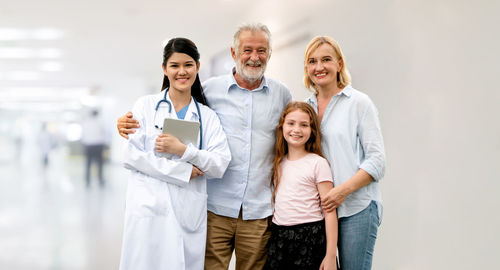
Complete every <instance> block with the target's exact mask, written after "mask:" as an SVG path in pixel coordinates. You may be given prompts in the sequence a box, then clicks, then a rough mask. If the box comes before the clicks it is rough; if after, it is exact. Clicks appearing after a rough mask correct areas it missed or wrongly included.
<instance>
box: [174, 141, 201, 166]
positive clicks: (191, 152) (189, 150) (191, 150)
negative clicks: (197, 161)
mask: <svg viewBox="0 0 500 270" xmlns="http://www.w3.org/2000/svg"><path fill="white" fill-rule="evenodd" d="M197 150H198V149H197V148H195V147H194V145H193V144H192V143H189V144H188V145H187V147H186V151H184V154H183V155H182V157H181V158H180V159H179V161H184V162H189V161H191V160H192V159H193V158H194V157H195V156H196V152H197Z"/></svg>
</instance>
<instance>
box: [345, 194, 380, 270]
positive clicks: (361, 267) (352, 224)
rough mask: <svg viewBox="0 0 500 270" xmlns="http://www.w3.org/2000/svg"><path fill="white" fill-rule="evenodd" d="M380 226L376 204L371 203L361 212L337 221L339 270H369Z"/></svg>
mask: <svg viewBox="0 0 500 270" xmlns="http://www.w3.org/2000/svg"><path fill="white" fill-rule="evenodd" d="M379 224H380V220H379V216H378V210H377V203H376V202H375V201H372V202H371V203H370V204H369V205H368V207H366V208H365V209H364V210H363V211H361V212H359V213H357V214H355V215H353V216H350V217H343V218H340V219H339V236H338V249H339V255H340V256H339V257H340V258H339V261H340V269H342V270H369V269H371V268H372V258H373V250H374V247H375V240H376V239H377V230H378V226H379Z"/></svg>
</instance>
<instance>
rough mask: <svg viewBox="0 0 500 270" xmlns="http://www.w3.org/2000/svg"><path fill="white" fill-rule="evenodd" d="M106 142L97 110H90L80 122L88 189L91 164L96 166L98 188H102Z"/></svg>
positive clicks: (102, 124)
mask: <svg viewBox="0 0 500 270" xmlns="http://www.w3.org/2000/svg"><path fill="white" fill-rule="evenodd" d="M106 142H107V138H106V129H105V126H104V123H103V121H102V119H101V118H100V117H99V110H98V109H92V110H91V112H90V114H89V115H88V116H87V117H86V118H85V119H84V120H83V122H82V144H83V147H84V151H85V183H86V186H87V187H90V178H91V169H92V168H91V167H92V163H95V164H96V165H97V175H98V179H99V184H100V186H101V187H102V186H104V178H103V163H104V160H103V152H104V149H105V147H106Z"/></svg>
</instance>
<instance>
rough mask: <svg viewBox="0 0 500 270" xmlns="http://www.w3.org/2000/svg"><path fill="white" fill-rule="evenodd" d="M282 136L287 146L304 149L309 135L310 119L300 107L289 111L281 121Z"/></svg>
mask: <svg viewBox="0 0 500 270" xmlns="http://www.w3.org/2000/svg"><path fill="white" fill-rule="evenodd" d="M283 137H284V138H285V141H286V142H287V143H288V148H297V149H305V144H306V143H307V141H308V140H309V137H311V119H310V117H309V115H308V114H307V113H305V112H304V111H302V110H300V109H296V110H294V111H292V112H289V113H288V114H287V115H286V116H285V120H284V121H283Z"/></svg>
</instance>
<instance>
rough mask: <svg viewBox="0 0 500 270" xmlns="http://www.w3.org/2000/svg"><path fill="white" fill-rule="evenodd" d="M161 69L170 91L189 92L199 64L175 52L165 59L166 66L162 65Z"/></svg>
mask: <svg viewBox="0 0 500 270" xmlns="http://www.w3.org/2000/svg"><path fill="white" fill-rule="evenodd" d="M162 68H163V72H164V73H165V76H167V77H168V80H169V81H170V90H173V91H180V92H185V91H191V86H192V85H193V83H194V81H195V80H196V75H197V74H198V70H199V63H198V64H197V63H196V61H195V60H194V59H193V58H192V57H191V56H189V55H187V54H185V53H177V52H175V53H173V54H172V55H171V56H170V57H169V58H168V59H167V63H166V65H165V66H164V65H162ZM189 94H190V93H189ZM190 95H191V94H190Z"/></svg>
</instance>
